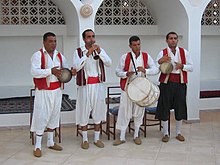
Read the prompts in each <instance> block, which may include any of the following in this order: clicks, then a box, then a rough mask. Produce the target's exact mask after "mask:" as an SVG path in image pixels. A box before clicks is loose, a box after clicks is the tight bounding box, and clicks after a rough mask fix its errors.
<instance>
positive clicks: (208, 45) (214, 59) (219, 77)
mask: <svg viewBox="0 0 220 165" xmlns="http://www.w3.org/2000/svg"><path fill="white" fill-rule="evenodd" d="M219 41H220V36H219V35H218V36H202V42H201V44H202V45H201V76H200V77H201V90H214V89H217V90H219V89H220V73H219V71H220V65H219V61H220V53H219V52H220V45H219Z"/></svg>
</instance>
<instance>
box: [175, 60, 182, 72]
mask: <svg viewBox="0 0 220 165" xmlns="http://www.w3.org/2000/svg"><path fill="white" fill-rule="evenodd" d="M175 64H176V66H175V68H176V70H178V69H180V70H182V69H183V64H181V63H178V62H175Z"/></svg>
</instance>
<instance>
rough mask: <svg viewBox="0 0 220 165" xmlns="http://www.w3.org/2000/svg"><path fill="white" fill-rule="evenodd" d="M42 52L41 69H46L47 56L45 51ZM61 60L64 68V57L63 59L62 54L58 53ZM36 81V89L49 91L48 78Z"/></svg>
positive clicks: (35, 79)
mask: <svg viewBox="0 0 220 165" xmlns="http://www.w3.org/2000/svg"><path fill="white" fill-rule="evenodd" d="M40 52H41V69H46V66H45V56H44V52H43V49H40ZM57 56H58V58H59V60H60V66H61V67H62V57H61V54H60V53H59V52H58V54H57ZM33 80H34V85H35V88H38V89H39V90H41V89H45V90H47V89H49V87H48V85H47V80H46V77H43V78H33Z"/></svg>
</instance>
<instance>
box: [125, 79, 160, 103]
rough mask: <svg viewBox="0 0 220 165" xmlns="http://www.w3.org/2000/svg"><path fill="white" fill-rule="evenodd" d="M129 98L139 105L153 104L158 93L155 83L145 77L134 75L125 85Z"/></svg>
mask: <svg viewBox="0 0 220 165" xmlns="http://www.w3.org/2000/svg"><path fill="white" fill-rule="evenodd" d="M127 94H128V96H129V98H130V99H131V100H132V101H133V102H135V103H136V104H138V105H139V106H141V107H145V106H150V105H152V104H154V103H155V102H156V101H157V100H158V98H159V95H160V90H159V88H158V86H157V85H155V84H153V83H152V82H151V81H150V80H149V79H147V78H146V77H136V78H134V79H132V80H131V81H130V82H129V84H128V86H127Z"/></svg>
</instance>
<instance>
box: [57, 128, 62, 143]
mask: <svg viewBox="0 0 220 165" xmlns="http://www.w3.org/2000/svg"><path fill="white" fill-rule="evenodd" d="M58 129H59V143H61V126H59V128H58Z"/></svg>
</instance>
